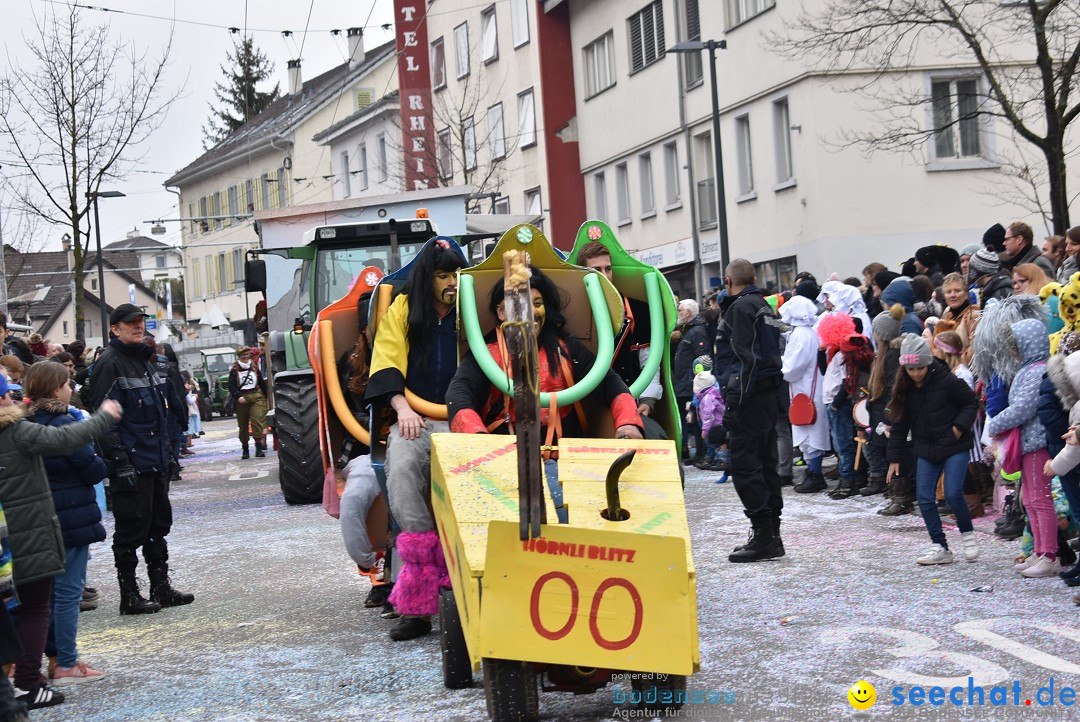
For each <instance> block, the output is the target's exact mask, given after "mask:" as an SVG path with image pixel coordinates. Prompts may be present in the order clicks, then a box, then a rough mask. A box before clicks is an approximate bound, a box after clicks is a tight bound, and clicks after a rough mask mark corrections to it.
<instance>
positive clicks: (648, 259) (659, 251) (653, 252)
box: [630, 238, 694, 268]
mask: <svg viewBox="0 0 1080 722" xmlns="http://www.w3.org/2000/svg"><path fill="white" fill-rule="evenodd" d="M630 255H632V256H633V257H634V258H636V259H638V260H639V261H641V262H642V263H648V264H649V265H650V266H655V267H657V268H667V267H668V266H677V265H679V264H680V263H689V262H690V261H693V260H694V241H693V239H691V238H684V239H683V240H681V241H675V242H674V243H665V244H664V245H662V246H653V247H652V248H646V249H644V250H641V251H634V252H633V253H631V254H630Z"/></svg>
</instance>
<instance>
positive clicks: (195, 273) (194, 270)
mask: <svg viewBox="0 0 1080 722" xmlns="http://www.w3.org/2000/svg"><path fill="white" fill-rule="evenodd" d="M201 295H202V284H201V283H199V262H198V261H195V262H194V263H192V264H191V297H192V298H198V297H199V296H201Z"/></svg>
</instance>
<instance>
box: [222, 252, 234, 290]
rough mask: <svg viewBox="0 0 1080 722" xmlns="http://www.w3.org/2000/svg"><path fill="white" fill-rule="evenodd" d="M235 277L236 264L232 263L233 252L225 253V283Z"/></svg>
mask: <svg viewBox="0 0 1080 722" xmlns="http://www.w3.org/2000/svg"><path fill="white" fill-rule="evenodd" d="M235 278H236V264H235V263H233V254H231V253H226V254H225V283H228V282H229V281H232V280H234V279H235Z"/></svg>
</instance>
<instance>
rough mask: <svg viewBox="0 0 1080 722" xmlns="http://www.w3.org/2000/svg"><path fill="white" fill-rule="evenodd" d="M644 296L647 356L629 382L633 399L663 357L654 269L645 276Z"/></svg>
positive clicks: (661, 309) (661, 308) (661, 320)
mask: <svg viewBox="0 0 1080 722" xmlns="http://www.w3.org/2000/svg"><path fill="white" fill-rule="evenodd" d="M645 296H646V298H647V300H648V302H649V323H650V324H651V326H650V331H649V358H648V359H646V361H645V367H644V368H642V369H641V374H640V375H639V376H638V377H637V379H636V380H635V381H634V383H632V384H630V395H631V396H633V397H634V398H635V399H636V398H639V397H640V396H641V393H642V392H643V391H644V390H645V388H646V387H647V386H648V385H649V382H650V381H652V379H653V377H654V376H656V372H657V371H658V370H659V369H660V361H661V360H662V359H663V358H664V354H663V348H664V337H665V336H666V333H665V331H666V329H665V328H664V306H663V304H662V303H661V301H660V281H659V280H657V278H656V271H652V272H651V273H649V274H648V275H646V276H645ZM653 349H660V351H661V352H660V353H653Z"/></svg>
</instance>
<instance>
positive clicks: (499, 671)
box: [484, 657, 540, 722]
mask: <svg viewBox="0 0 1080 722" xmlns="http://www.w3.org/2000/svg"><path fill="white" fill-rule="evenodd" d="M536 681H537V680H536V671H535V670H534V669H533V666H532V664H530V663H529V662H517V661H513V660H509V659H491V658H489V657H485V658H484V694H485V696H486V697H487V708H488V717H490V718H491V722H532V720H537V719H539V718H540V692H539V690H538V689H537V685H536Z"/></svg>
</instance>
